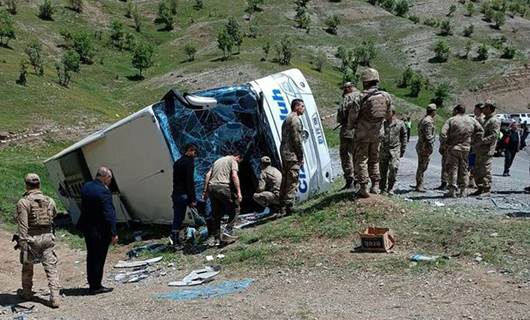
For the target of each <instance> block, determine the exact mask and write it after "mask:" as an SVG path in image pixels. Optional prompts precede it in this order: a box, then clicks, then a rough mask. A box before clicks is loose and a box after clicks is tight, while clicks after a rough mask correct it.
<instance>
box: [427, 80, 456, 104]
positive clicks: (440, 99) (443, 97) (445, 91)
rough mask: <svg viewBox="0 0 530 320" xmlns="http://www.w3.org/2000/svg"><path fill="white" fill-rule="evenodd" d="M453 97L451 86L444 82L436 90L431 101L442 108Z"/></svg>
mask: <svg viewBox="0 0 530 320" xmlns="http://www.w3.org/2000/svg"><path fill="white" fill-rule="evenodd" d="M450 95H451V86H450V85H449V83H447V82H443V83H441V84H440V85H438V86H437V87H436V88H435V89H434V93H433V98H432V99H431V101H432V102H433V103H434V104H436V106H437V107H439V108H442V107H443V106H444V102H445V101H447V99H449V96H450Z"/></svg>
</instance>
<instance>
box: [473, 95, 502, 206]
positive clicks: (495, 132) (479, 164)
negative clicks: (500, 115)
mask: <svg viewBox="0 0 530 320" xmlns="http://www.w3.org/2000/svg"><path fill="white" fill-rule="evenodd" d="M480 108H481V110H482V112H483V114H484V119H483V124H482V127H483V128H484V137H483V138H482V139H481V140H479V141H476V142H475V146H474V150H475V152H476V162H475V173H474V176H475V180H476V183H477V187H478V190H477V191H476V192H475V193H473V194H472V195H475V196H478V195H481V194H489V193H490V192H491V169H492V165H493V155H494V154H495V148H496V147H497V140H498V139H497V137H498V136H499V132H500V130H501V123H500V121H499V119H497V117H496V115H495V102H494V101H491V100H487V101H486V103H484V104H483V105H482V104H481V105H480Z"/></svg>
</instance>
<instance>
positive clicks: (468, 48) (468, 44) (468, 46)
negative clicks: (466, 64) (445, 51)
mask: <svg viewBox="0 0 530 320" xmlns="http://www.w3.org/2000/svg"><path fill="white" fill-rule="evenodd" d="M472 48H473V43H472V42H471V40H468V41H467V42H466V46H465V47H464V55H463V58H464V59H467V58H468V57H469V53H470V52H471V49H472Z"/></svg>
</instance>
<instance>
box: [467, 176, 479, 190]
mask: <svg viewBox="0 0 530 320" xmlns="http://www.w3.org/2000/svg"><path fill="white" fill-rule="evenodd" d="M467 187H468V188H471V189H476V188H477V184H476V183H475V179H473V178H469V183H468V184H467Z"/></svg>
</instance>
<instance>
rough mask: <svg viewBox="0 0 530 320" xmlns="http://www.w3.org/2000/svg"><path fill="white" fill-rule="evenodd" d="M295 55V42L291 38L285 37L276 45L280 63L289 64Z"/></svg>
mask: <svg viewBox="0 0 530 320" xmlns="http://www.w3.org/2000/svg"><path fill="white" fill-rule="evenodd" d="M292 57H293V44H292V42H291V39H289V38H287V37H283V38H281V39H280V41H279V42H278V44H277V45H276V58H277V61H278V63H279V64H281V65H289V64H290V63H291V58H292Z"/></svg>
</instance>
